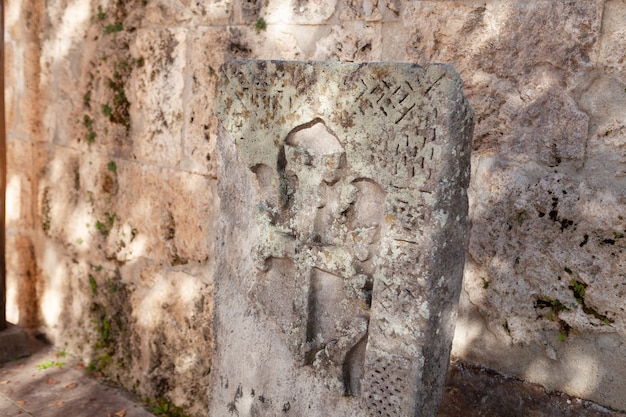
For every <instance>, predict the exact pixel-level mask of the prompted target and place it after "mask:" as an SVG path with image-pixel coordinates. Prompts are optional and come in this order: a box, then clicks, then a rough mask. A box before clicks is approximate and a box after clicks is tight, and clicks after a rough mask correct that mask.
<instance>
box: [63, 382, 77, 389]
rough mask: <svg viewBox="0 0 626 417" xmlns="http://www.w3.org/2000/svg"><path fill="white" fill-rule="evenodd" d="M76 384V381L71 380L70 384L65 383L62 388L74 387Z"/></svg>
mask: <svg viewBox="0 0 626 417" xmlns="http://www.w3.org/2000/svg"><path fill="white" fill-rule="evenodd" d="M77 385H78V384H77V383H76V382H72V383H70V384H67V385H66V386H65V387H64V388H76V386H77Z"/></svg>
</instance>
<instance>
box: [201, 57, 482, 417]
mask: <svg viewBox="0 0 626 417" xmlns="http://www.w3.org/2000/svg"><path fill="white" fill-rule="evenodd" d="M220 76H221V78H220V81H219V84H218V91H219V95H218V99H217V102H216V112H217V114H218V117H219V118H220V121H221V128H220V129H221V130H220V134H219V136H218V157H219V159H218V162H219V168H220V171H219V175H218V178H219V179H220V182H219V184H220V185H219V193H220V200H221V207H220V213H221V214H220V223H219V233H218V239H219V241H218V248H219V249H218V265H217V269H216V277H217V282H216V285H217V287H216V294H215V305H216V319H215V320H216V321H215V326H216V329H217V334H216V338H217V343H216V351H215V357H214V362H213V368H212V373H213V380H212V381H213V383H212V394H211V395H212V401H211V405H210V413H211V415H222V414H225V413H227V412H231V413H232V412H236V413H237V414H238V415H241V416H248V415H250V416H252V415H260V414H262V415H276V414H278V413H280V412H281V410H282V412H283V413H288V414H293V415H305V414H309V415H331V414H333V415H346V416H348V415H355V416H356V415H371V416H375V415H415V416H428V415H432V416H434V415H435V413H436V411H437V407H438V405H439V401H440V399H441V394H442V389H443V383H444V377H445V372H446V369H447V366H448V362H449V349H450V346H451V341H452V335H453V332H454V321H455V318H456V304H457V300H458V296H459V291H460V284H461V277H462V271H463V260H464V251H465V245H466V242H467V240H466V238H467V234H466V233H467V228H468V226H469V224H468V222H467V213H466V210H467V195H466V192H465V188H466V186H467V184H468V183H469V157H470V155H469V150H470V142H469V139H470V137H471V132H472V128H473V113H472V110H471V109H470V108H469V106H468V104H467V102H466V101H465V99H464V97H463V95H462V89H461V86H462V84H461V81H460V79H459V78H458V76H457V74H456V73H455V72H454V70H452V69H451V68H450V67H446V66H441V65H432V66H427V67H425V68H421V67H418V66H415V65H410V64H390V65H386V64H368V65H357V64H320V63H318V64H312V63H309V64H307V63H298V62H285V61H231V62H229V63H227V64H225V65H224V66H223V67H222V70H221V74H220ZM270 352H271V353H270ZM336 407H339V409H336ZM259 413H260V414H259Z"/></svg>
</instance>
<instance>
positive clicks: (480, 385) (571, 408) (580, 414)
mask: <svg viewBox="0 0 626 417" xmlns="http://www.w3.org/2000/svg"><path fill="white" fill-rule="evenodd" d="M437 417H626V414H624V413H619V412H616V411H611V410H608V409H607V408H604V407H602V406H599V405H598V404H594V403H592V402H590V401H584V400H581V399H579V398H575V397H570V396H568V395H565V394H563V393H561V392H546V391H545V390H544V389H543V387H541V386H540V385H536V384H530V383H528V382H524V381H521V380H519V379H516V378H511V377H506V376H503V375H500V374H498V373H497V372H495V371H492V370H489V369H485V368H482V367H479V366H472V365H469V364H462V363H458V362H453V363H452V364H451V365H450V368H449V369H448V376H447V381H446V390H445V394H444V399H443V402H442V404H441V408H440V409H439V414H438V415H437Z"/></svg>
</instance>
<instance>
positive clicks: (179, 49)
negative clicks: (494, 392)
mask: <svg viewBox="0 0 626 417" xmlns="http://www.w3.org/2000/svg"><path fill="white" fill-rule="evenodd" d="M187 37H188V31H187V30H186V29H183V28H171V29H140V30H139V31H138V33H137V38H136V40H135V43H134V44H133V45H131V54H132V56H133V57H134V58H135V59H139V60H143V65H142V66H141V67H140V68H137V69H136V75H134V76H133V80H132V87H131V91H132V94H131V95H132V96H133V97H136V102H134V103H133V105H134V106H135V108H134V109H133V116H132V119H131V122H132V126H133V135H134V139H135V140H134V141H133V154H134V156H135V157H136V158H137V159H139V160H142V161H151V162H157V163H159V164H161V165H164V166H169V167H175V166H177V165H178V163H179V162H180V159H181V152H182V149H181V146H182V144H181V140H180V139H181V136H182V129H183V108H184V106H183V92H184V91H185V74H186V71H187V60H186V56H187V48H188V46H187Z"/></svg>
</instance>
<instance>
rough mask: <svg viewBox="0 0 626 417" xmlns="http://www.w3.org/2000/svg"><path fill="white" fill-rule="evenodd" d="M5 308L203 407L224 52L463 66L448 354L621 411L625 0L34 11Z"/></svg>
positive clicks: (16, 104)
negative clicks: (463, 215)
mask: <svg viewBox="0 0 626 417" xmlns="http://www.w3.org/2000/svg"><path fill="white" fill-rule="evenodd" d="M5 13H6V16H5V20H6V22H5V32H6V43H5V58H6V85H7V87H6V100H7V115H6V117H7V132H8V150H7V151H8V176H7V179H8V188H7V229H8V230H7V233H8V235H7V248H8V253H7V268H8V276H7V278H8V285H9V291H8V297H9V318H12V319H13V320H14V321H18V320H19V321H20V322H21V323H22V324H23V325H25V326H28V327H31V328H36V329H39V330H42V331H45V333H46V334H47V336H48V337H49V338H50V339H51V340H52V341H54V342H55V343H56V344H57V345H59V346H65V347H67V349H68V351H71V352H73V353H76V354H78V355H81V356H82V357H83V358H84V360H85V362H86V363H92V367H94V368H97V369H102V370H103V371H104V372H105V373H107V374H109V375H111V376H112V377H113V378H115V379H117V380H119V381H120V382H121V383H123V384H124V385H125V386H127V387H128V388H130V389H133V390H135V391H136V392H138V393H139V394H140V395H142V396H144V397H150V398H153V399H157V398H165V399H166V400H168V401H172V402H173V403H174V404H176V405H178V406H181V407H184V408H185V409H187V410H188V412H190V413H191V414H193V415H204V411H203V410H204V409H205V408H206V399H207V396H208V390H209V389H210V388H209V387H208V381H209V372H210V369H211V354H210V352H211V349H212V343H213V339H212V337H213V336H212V327H211V326H212V323H211V317H212V309H213V306H212V291H213V274H214V265H215V262H216V259H215V253H216V250H215V248H214V242H215V231H216V219H217V216H218V213H217V207H219V202H218V201H217V197H216V187H217V181H218V178H217V170H216V165H215V138H216V120H215V118H214V116H213V113H212V109H213V97H214V94H215V83H216V79H217V77H216V72H217V69H218V68H219V66H220V65H221V64H222V63H223V62H224V61H225V60H226V59H228V58H234V57H237V58H261V59H297V60H341V61H356V62H359V61H403V62H417V63H421V64H425V63H428V62H445V63H449V64H452V65H453V66H455V67H456V69H457V70H458V71H459V72H460V74H461V76H462V78H463V79H464V80H465V94H466V96H467V97H468V99H469V101H470V103H471V105H472V106H473V108H474V110H475V112H476V121H477V124H476V129H475V132H474V142H473V143H474V146H473V157H472V165H473V168H472V182H471V185H470V216H471V219H472V223H473V226H472V231H471V238H470V249H469V256H468V257H467V259H468V261H467V264H466V273H465V282H464V292H463V294H462V301H463V303H462V304H463V309H462V311H461V314H460V319H459V323H458V325H457V332H456V336H455V345H454V348H453V353H454V354H455V355H456V356H458V357H461V358H464V359H467V360H472V361H475V362H478V363H482V364H485V365H488V366H491V367H494V368H496V369H498V370H500V371H502V372H505V373H511V374H515V375H518V376H520V377H522V378H524V379H528V380H531V381H534V382H539V383H542V384H544V385H545V386H546V387H548V388H551V389H559V390H563V391H566V392H569V393H572V394H575V395H578V396H582V397H585V398H589V399H592V400H595V401H597V402H599V403H602V404H604V405H607V406H611V407H614V408H618V409H622V410H626V400H625V399H624V397H623V396H622V395H621V393H622V392H624V389H625V387H624V383H623V381H624V380H626V360H625V359H624V358H626V345H625V343H624V342H625V341H626V334H625V324H626V323H625V322H626V312H625V311H624V307H623V303H622V296H623V294H624V292H625V291H626V275H625V273H624V270H625V264H626V254H625V253H624V247H625V246H626V239H625V238H624V235H625V234H626V219H625V218H624V216H626V214H624V213H623V212H624V206H625V205H626V195H625V193H624V189H626V188H625V186H626V179H625V178H626V177H625V175H626V127H625V126H626V113H625V112H624V111H623V109H624V108H626V67H625V60H626V50H625V49H624V47H623V46H624V44H625V43H626V29H625V28H624V25H623V22H624V21H625V20H626V2H624V0H595V1H590V0H571V1H564V0H563V1H561V0H532V1H528V0H527V1H519V0H510V1H501V0H497V1H496V0H483V1H473V0H467V1H434V0H433V1H412V2H408V1H407V2H404V1H398V0H378V1H376V0H308V1H306V0H214V1H203V0H201V1H189V0H167V1H166V0H126V1H123V0H99V1H98V0H52V1H48V2H39V1H35V0H24V1H22V2H7V6H6V10H5Z"/></svg>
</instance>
